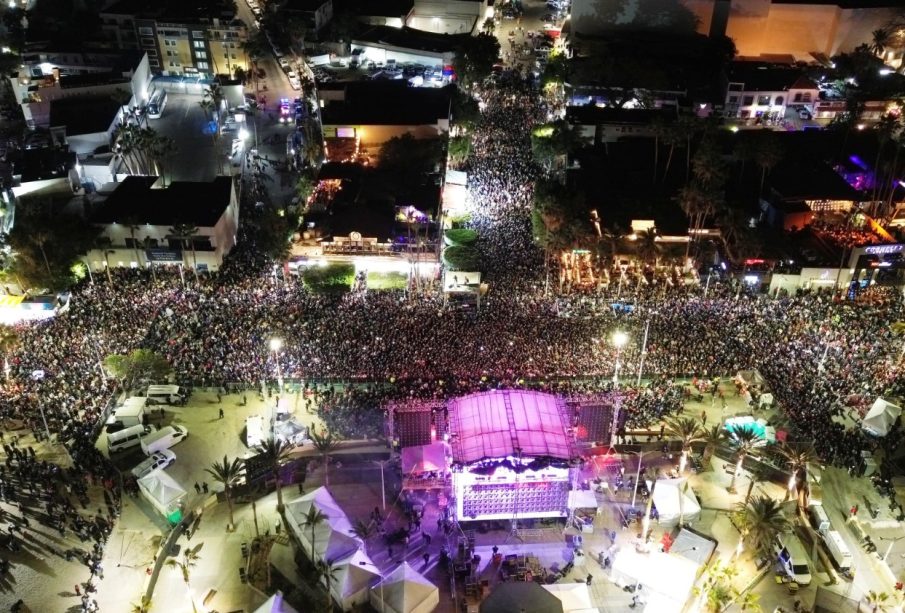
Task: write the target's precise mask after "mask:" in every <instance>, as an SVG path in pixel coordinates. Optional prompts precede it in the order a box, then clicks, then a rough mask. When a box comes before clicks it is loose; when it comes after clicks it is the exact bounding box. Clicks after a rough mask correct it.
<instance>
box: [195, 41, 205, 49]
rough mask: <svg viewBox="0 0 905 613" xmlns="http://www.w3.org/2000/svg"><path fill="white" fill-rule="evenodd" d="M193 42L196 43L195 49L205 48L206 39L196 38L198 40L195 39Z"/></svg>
mask: <svg viewBox="0 0 905 613" xmlns="http://www.w3.org/2000/svg"><path fill="white" fill-rule="evenodd" d="M193 43H194V45H195V49H204V41H203V40H196V41H193Z"/></svg>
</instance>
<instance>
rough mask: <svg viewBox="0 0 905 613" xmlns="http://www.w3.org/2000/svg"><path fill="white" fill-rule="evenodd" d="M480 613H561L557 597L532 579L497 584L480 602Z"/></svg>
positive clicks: (560, 605)
mask: <svg viewBox="0 0 905 613" xmlns="http://www.w3.org/2000/svg"><path fill="white" fill-rule="evenodd" d="M480 610H481V613H512V611H518V612H519V613H563V611H564V609H563V604H562V601H560V599H559V598H557V597H556V596H554V595H553V594H551V593H550V592H548V591H547V590H545V589H544V588H542V587H541V586H540V584H538V583H535V582H534V581H512V582H507V583H501V584H499V585H497V587H496V589H494V590H493V591H492V592H490V596H488V597H487V598H485V599H484V601H483V602H482V603H481V609H480Z"/></svg>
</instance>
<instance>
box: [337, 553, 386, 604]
mask: <svg viewBox="0 0 905 613" xmlns="http://www.w3.org/2000/svg"><path fill="white" fill-rule="evenodd" d="M335 568H336V575H335V580H332V581H331V584H330V593H331V594H332V595H333V598H334V600H336V601H337V602H338V603H340V604H341V605H342V608H343V611H350V610H351V609H352V608H353V606H356V605H363V604H364V603H366V602H367V601H368V588H370V587H371V586H372V585H374V584H375V583H377V582H378V581H380V579H381V576H380V571H379V569H378V568H377V566H375V565H374V563H373V562H372V561H371V558H369V557H368V554H366V553H365V552H364V551H362V550H361V549H358V550H356V552H355V553H353V554H352V555H351V556H349V557H348V558H345V559H344V560H342V561H341V562H339V563H337V564H336V565H335Z"/></svg>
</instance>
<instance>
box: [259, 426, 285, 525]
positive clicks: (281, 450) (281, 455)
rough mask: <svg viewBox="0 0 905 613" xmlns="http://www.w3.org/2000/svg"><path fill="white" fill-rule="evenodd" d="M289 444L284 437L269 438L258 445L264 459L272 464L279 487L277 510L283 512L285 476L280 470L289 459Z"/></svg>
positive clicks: (271, 469)
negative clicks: (284, 440)
mask: <svg viewBox="0 0 905 613" xmlns="http://www.w3.org/2000/svg"><path fill="white" fill-rule="evenodd" d="M289 451H290V448H289V446H288V445H287V444H286V443H284V442H283V440H282V439H275V438H268V439H267V440H265V441H264V442H262V443H261V444H260V445H258V453H259V454H261V455H262V456H263V459H264V461H266V462H267V464H268V465H269V466H270V472H271V474H272V475H273V479H274V481H275V482H276V488H277V511H279V512H280V513H282V512H283V509H284V506H283V477H282V476H281V474H280V470H281V469H282V468H283V465H284V464H286V462H287V461H288V460H289Z"/></svg>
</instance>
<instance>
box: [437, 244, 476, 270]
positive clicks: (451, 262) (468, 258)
mask: <svg viewBox="0 0 905 613" xmlns="http://www.w3.org/2000/svg"><path fill="white" fill-rule="evenodd" d="M443 265H444V266H446V267H447V268H448V269H449V270H461V271H465V272H471V271H477V270H479V269H480V267H481V255H480V253H478V250H477V249H475V248H474V247H468V246H465V245H462V246H460V245H452V246H450V247H447V248H446V249H444V250H443Z"/></svg>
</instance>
